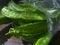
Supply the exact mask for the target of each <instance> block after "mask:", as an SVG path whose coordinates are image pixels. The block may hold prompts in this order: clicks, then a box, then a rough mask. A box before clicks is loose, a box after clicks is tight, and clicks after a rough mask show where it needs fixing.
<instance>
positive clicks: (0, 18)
mask: <svg viewBox="0 0 60 45" xmlns="http://www.w3.org/2000/svg"><path fill="white" fill-rule="evenodd" d="M10 22H11V19H9V18H7V17H5V16H3V15H0V24H7V23H10Z"/></svg>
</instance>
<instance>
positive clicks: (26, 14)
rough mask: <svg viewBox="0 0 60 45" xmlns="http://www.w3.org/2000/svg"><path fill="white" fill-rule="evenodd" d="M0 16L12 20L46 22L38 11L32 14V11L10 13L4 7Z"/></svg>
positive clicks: (42, 14) (43, 15)
mask: <svg viewBox="0 0 60 45" xmlns="http://www.w3.org/2000/svg"><path fill="white" fill-rule="evenodd" d="M2 14H3V15H4V16H6V17H8V18H14V19H19V18H21V19H28V20H46V17H45V14H44V13H42V12H39V10H37V11H35V12H33V11H21V12H17V11H11V10H9V9H8V8H7V7H4V8H3V9H2Z"/></svg>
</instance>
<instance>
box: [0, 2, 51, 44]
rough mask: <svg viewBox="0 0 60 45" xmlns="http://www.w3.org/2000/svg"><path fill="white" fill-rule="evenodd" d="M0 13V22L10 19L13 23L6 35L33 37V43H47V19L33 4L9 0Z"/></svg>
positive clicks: (6, 21) (30, 38) (29, 38)
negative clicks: (16, 2)
mask: <svg viewBox="0 0 60 45" xmlns="http://www.w3.org/2000/svg"><path fill="white" fill-rule="evenodd" d="M1 13H2V15H1V16H0V24H3V23H9V22H11V21H12V22H13V23H14V25H15V26H13V27H12V28H10V31H9V32H8V33H6V35H14V36H15V37H17V38H20V37H21V38H24V39H26V40H32V39H35V40H34V44H33V45H48V42H49V39H50V37H49V36H48V34H47V32H48V27H47V20H46V17H45V14H44V13H43V12H41V11H40V10H39V9H38V8H37V7H36V6H35V5H30V4H26V3H23V4H15V3H14V2H13V1H11V2H9V4H8V6H4V7H3V8H2V10H1ZM2 20H4V21H2ZM36 41H37V42H36Z"/></svg>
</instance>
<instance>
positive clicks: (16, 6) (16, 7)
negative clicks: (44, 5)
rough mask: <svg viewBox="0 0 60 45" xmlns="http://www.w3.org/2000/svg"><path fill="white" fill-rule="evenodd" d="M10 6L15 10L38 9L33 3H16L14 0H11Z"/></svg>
mask: <svg viewBox="0 0 60 45" xmlns="http://www.w3.org/2000/svg"><path fill="white" fill-rule="evenodd" d="M8 8H9V9H11V10H13V11H26V10H29V11H35V10H37V9H36V8H35V7H33V6H32V5H29V4H25V3H23V4H15V3H14V2H13V1H11V2H10V3H9V4H8Z"/></svg>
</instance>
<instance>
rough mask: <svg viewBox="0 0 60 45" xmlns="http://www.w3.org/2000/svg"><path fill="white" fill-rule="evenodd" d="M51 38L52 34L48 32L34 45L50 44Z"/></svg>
mask: <svg viewBox="0 0 60 45" xmlns="http://www.w3.org/2000/svg"><path fill="white" fill-rule="evenodd" d="M50 39H51V35H49V34H47V35H45V36H43V37H40V38H39V39H38V40H37V41H36V43H35V44H34V45H48V44H49V42H50Z"/></svg>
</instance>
